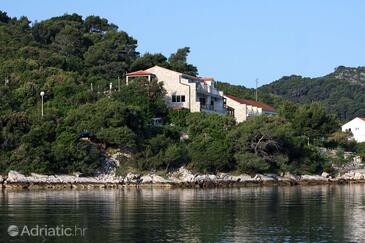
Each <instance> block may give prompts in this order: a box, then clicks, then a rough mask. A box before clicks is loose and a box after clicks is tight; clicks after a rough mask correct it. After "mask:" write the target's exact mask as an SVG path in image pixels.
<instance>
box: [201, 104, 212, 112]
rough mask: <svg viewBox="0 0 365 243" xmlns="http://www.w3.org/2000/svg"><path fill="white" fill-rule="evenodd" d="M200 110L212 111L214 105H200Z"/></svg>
mask: <svg viewBox="0 0 365 243" xmlns="http://www.w3.org/2000/svg"><path fill="white" fill-rule="evenodd" d="M200 108H201V109H204V110H210V111H214V105H200Z"/></svg>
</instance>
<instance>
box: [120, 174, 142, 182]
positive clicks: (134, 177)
mask: <svg viewBox="0 0 365 243" xmlns="http://www.w3.org/2000/svg"><path fill="white" fill-rule="evenodd" d="M124 182H126V183H136V184H139V183H140V182H141V175H140V174H135V173H132V172H129V173H128V174H127V176H126V177H125V178H124Z"/></svg>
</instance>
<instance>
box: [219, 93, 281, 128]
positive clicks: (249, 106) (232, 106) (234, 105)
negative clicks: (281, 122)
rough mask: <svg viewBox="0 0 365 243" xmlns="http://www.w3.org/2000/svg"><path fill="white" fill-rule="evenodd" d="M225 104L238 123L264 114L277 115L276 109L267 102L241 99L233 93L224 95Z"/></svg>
mask: <svg viewBox="0 0 365 243" xmlns="http://www.w3.org/2000/svg"><path fill="white" fill-rule="evenodd" d="M224 106H225V108H226V110H227V113H228V114H230V115H231V116H233V117H234V118H235V119H236V122H237V123H240V122H244V121H246V120H247V119H249V118H250V117H253V116H259V115H262V114H266V115H269V116H273V115H277V112H276V111H275V109H274V108H273V107H271V106H269V105H267V104H265V103H262V102H257V101H254V100H248V99H241V98H238V97H235V96H232V95H224Z"/></svg>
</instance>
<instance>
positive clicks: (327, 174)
mask: <svg viewBox="0 0 365 243" xmlns="http://www.w3.org/2000/svg"><path fill="white" fill-rule="evenodd" d="M321 176H322V177H324V178H329V177H330V174H329V173H327V172H322V174H321Z"/></svg>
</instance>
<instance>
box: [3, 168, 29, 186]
mask: <svg viewBox="0 0 365 243" xmlns="http://www.w3.org/2000/svg"><path fill="white" fill-rule="evenodd" d="M6 182H7V183H27V182H28V180H27V178H26V176H25V175H23V174H21V173H19V172H17V171H14V170H11V171H9V173H8V178H7V179H6Z"/></svg>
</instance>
